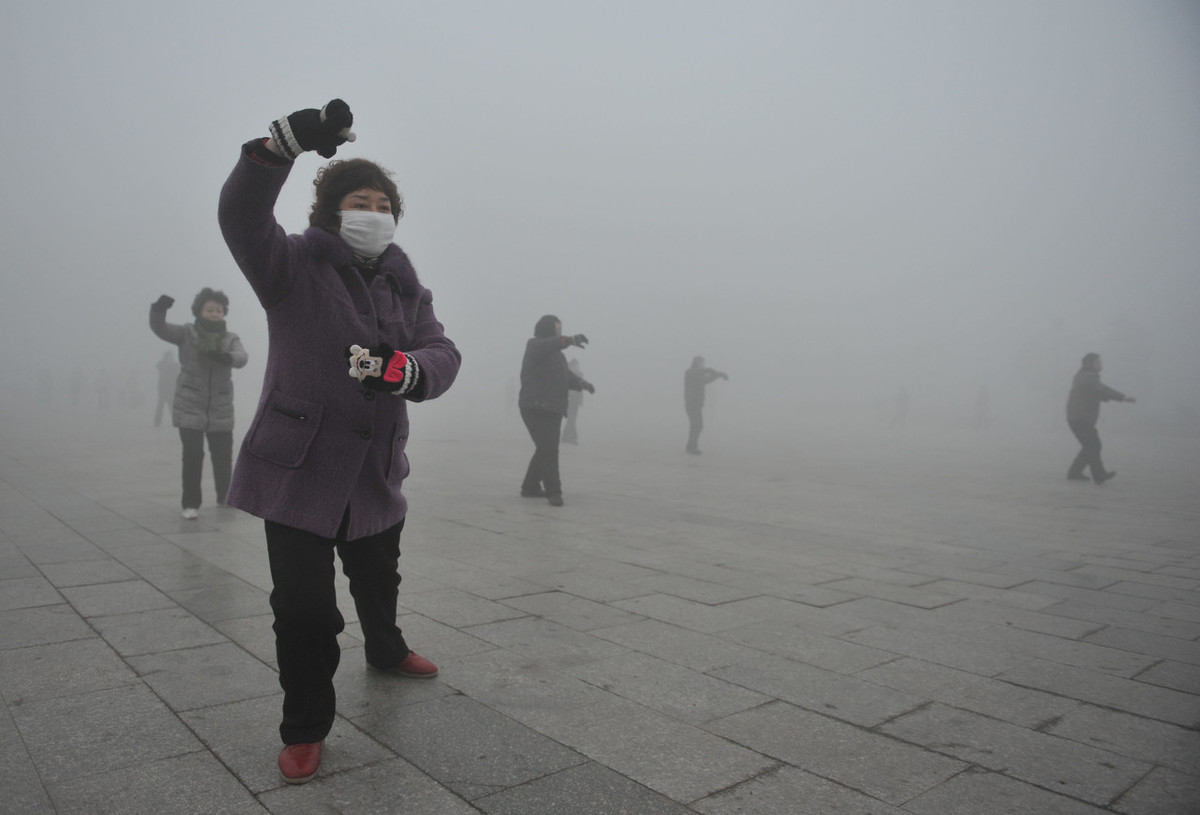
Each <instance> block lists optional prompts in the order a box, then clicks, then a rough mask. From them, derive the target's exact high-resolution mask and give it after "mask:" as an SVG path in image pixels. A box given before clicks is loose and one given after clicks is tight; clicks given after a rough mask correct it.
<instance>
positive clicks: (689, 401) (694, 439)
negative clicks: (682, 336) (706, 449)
mask: <svg viewBox="0 0 1200 815" xmlns="http://www.w3.org/2000/svg"><path fill="white" fill-rule="evenodd" d="M718 379H729V374H724V373H721V372H720V371H718V370H716V369H714V368H706V367H704V357H693V358H692V367H690V368H688V369H687V370H686V371H684V374H683V408H684V410H685V411H686V412H687V417H688V440H687V451H688V452H689V453H691V454H692V455H694V456H698V455H700V448H699V446H698V445H699V442H700V431H701V430H703V429H704V389H705V387H707V386H708V384H709V383H710V382H716V381H717V380H718Z"/></svg>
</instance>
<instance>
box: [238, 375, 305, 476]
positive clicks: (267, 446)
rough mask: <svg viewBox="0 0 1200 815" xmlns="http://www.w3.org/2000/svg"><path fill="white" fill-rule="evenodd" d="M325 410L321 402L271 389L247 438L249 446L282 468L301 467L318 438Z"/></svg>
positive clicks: (256, 454)
mask: <svg viewBox="0 0 1200 815" xmlns="http://www.w3.org/2000/svg"><path fill="white" fill-rule="evenodd" d="M323 411H324V406H322V405H321V404H320V403H319V402H310V401H308V400H307V399H298V398H296V397H294V396H288V395H287V394H284V393H280V392H279V391H271V394H270V396H268V397H267V401H266V404H265V405H264V408H263V411H262V414H261V415H260V416H259V417H258V420H257V421H256V422H255V424H254V429H253V431H251V433H250V437H249V438H248V439H247V440H246V446H247V449H249V451H250V452H251V453H253V454H254V455H255V456H258V457H259V458H262V459H266V460H267V461H270V462H273V463H275V464H278V465H280V466H281V467H289V468H292V469H294V468H296V467H299V466H300V465H301V464H303V463H304V458H305V456H307V455H308V448H309V447H311V446H312V443H313V439H315V438H316V437H317V430H318V429H319V428H320V426H321V414H322V412H323Z"/></svg>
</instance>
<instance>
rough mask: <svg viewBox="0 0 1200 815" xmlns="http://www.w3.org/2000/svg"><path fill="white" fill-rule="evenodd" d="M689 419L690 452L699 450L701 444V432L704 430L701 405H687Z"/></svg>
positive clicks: (688, 447)
mask: <svg viewBox="0 0 1200 815" xmlns="http://www.w3.org/2000/svg"><path fill="white" fill-rule="evenodd" d="M685 409H686V410H687V417H688V441H687V449H688V452H689V453H691V452H694V451H696V450H699V449H700V448H699V447H697V446H696V445H698V444H699V443H700V431H701V430H703V429H704V415H703V413H702V411H701V408H700V406H699V405H686V406H685Z"/></svg>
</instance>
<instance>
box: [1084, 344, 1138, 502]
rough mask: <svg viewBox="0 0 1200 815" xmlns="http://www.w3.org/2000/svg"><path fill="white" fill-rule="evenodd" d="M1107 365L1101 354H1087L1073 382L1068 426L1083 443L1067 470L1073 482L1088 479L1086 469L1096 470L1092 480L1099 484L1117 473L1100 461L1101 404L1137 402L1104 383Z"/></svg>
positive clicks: (1093, 471) (1093, 472)
mask: <svg viewBox="0 0 1200 815" xmlns="http://www.w3.org/2000/svg"><path fill="white" fill-rule="evenodd" d="M1103 367H1104V366H1103V364H1102V363H1101V362H1100V355H1099V354H1085V355H1084V357H1083V365H1082V366H1081V367H1080V369H1079V372H1078V373H1076V374H1075V379H1074V380H1073V381H1072V382H1071V393H1070V395H1069V396H1068V397H1067V425H1068V426H1069V427H1070V428H1071V432H1072V433H1074V434H1075V438H1077V439H1079V444H1080V445H1081V449H1080V451H1079V455H1077V456H1075V460H1074V461H1073V462H1071V467H1070V469H1068V470H1067V478H1069V479H1071V480H1072V481H1087V476H1086V475H1084V474H1083V471H1084V469H1085V468H1088V469H1090V470H1091V471H1092V480H1093V481H1095V482H1096V483H1097V484H1103V483H1104V482H1105V481H1107V480H1108V479H1110V478H1112V477H1113V476H1114V475H1116V472H1115V471H1112V470H1105V469H1104V463H1103V462H1102V461H1101V460H1100V434H1099V433H1098V432H1097V431H1096V422H1097V421H1099V419H1100V403H1101V402H1134V401H1137V400H1135V399H1134V398H1133V397H1132V396H1126V395H1125V394H1123V393H1121V392H1120V391H1118V390H1114V389H1113V388H1110V387H1109V386H1108V385H1105V384H1104V383H1103V382H1101V381H1100V371H1101V370H1102V369H1103Z"/></svg>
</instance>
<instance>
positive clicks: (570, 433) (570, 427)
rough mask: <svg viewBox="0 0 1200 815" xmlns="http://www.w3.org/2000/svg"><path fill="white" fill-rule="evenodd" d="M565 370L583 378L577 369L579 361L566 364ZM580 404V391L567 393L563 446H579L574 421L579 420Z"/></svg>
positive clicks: (580, 371) (577, 432) (575, 360)
mask: <svg viewBox="0 0 1200 815" xmlns="http://www.w3.org/2000/svg"><path fill="white" fill-rule="evenodd" d="M567 370H569V371H570V372H571V373H573V374H575V376H577V377H579V378H580V379H582V378H583V371H582V370H581V369H580V368H579V360H577V359H573V360H570V361H569V362H568V363H567ZM582 404H583V391H582V390H578V391H576V390H571V391H567V421H566V422H565V423H564V424H563V430H562V440H563V444H579V430H578V428H577V427H576V426H575V421H576V419H578V418H579V406H580V405H582Z"/></svg>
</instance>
